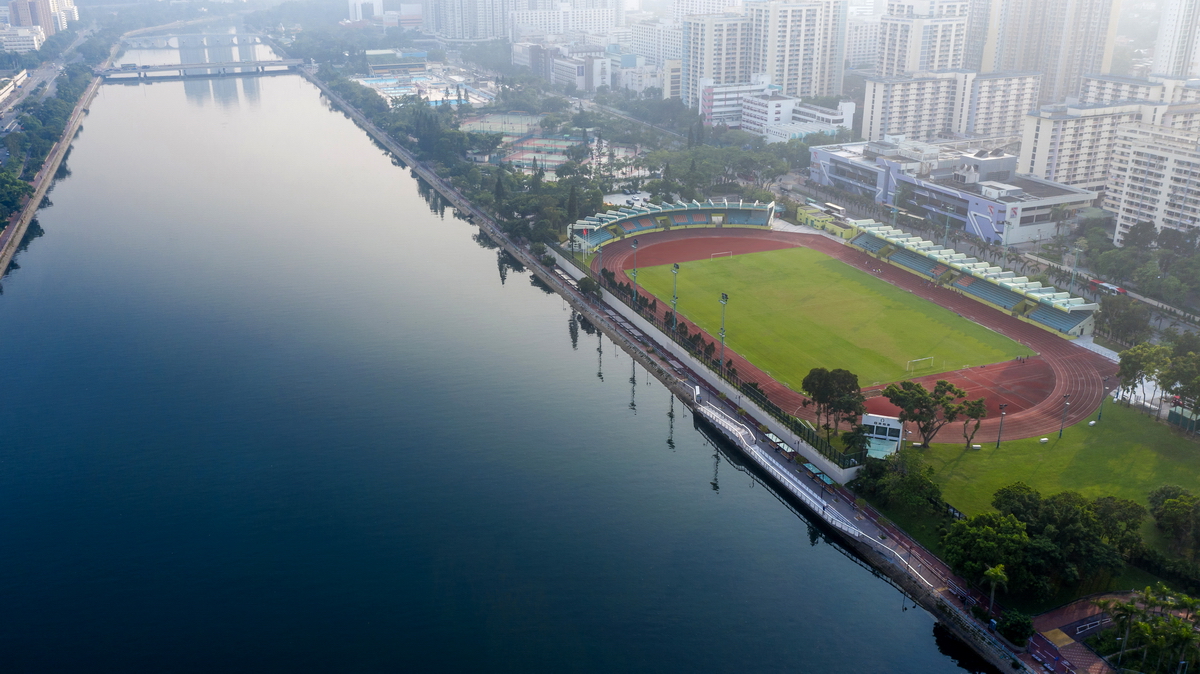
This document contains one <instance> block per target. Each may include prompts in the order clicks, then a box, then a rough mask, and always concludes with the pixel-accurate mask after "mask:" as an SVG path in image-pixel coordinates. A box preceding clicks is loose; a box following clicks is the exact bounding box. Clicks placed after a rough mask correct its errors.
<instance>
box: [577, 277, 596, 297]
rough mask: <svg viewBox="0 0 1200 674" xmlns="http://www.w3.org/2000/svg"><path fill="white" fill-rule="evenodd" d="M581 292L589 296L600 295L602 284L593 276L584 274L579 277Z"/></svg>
mask: <svg viewBox="0 0 1200 674" xmlns="http://www.w3.org/2000/svg"><path fill="white" fill-rule="evenodd" d="M579 292H581V293H583V294H584V295H585V296H588V297H599V296H600V284H599V283H596V281H595V279H593V278H592V277H591V276H584V277H583V278H581V279H579Z"/></svg>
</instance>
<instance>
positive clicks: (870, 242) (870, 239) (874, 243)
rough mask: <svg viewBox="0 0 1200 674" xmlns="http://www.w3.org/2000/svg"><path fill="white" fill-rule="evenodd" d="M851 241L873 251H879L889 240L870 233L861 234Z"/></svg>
mask: <svg viewBox="0 0 1200 674" xmlns="http://www.w3.org/2000/svg"><path fill="white" fill-rule="evenodd" d="M850 243H852V244H854V245H856V246H858V247H859V248H862V249H863V250H866V251H868V252H871V253H878V252H879V250H880V249H881V248H883V247H884V246H886V245H887V241H884V240H883V239H881V238H879V237H877V236H872V235H870V234H859V235H858V236H856V237H854V240H853V241H851V242H850Z"/></svg>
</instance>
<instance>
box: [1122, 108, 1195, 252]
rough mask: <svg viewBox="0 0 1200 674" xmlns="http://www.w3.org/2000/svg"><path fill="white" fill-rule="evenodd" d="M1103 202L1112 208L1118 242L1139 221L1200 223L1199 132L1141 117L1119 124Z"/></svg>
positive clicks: (1177, 225) (1158, 225)
mask: <svg viewBox="0 0 1200 674" xmlns="http://www.w3.org/2000/svg"><path fill="white" fill-rule="evenodd" d="M1104 208H1105V210H1108V211H1111V212H1113V213H1114V214H1116V218H1117V231H1116V235H1115V236H1114V237H1113V240H1114V241H1115V242H1116V243H1117V244H1118V245H1120V243H1121V240H1122V238H1123V237H1124V235H1125V234H1126V233H1128V232H1129V229H1130V228H1131V227H1133V226H1134V225H1136V224H1138V223H1139V222H1151V223H1153V224H1154V227H1155V229H1156V230H1159V231H1161V230H1162V229H1164V228H1166V229H1177V230H1180V231H1188V230H1191V229H1194V228H1195V227H1196V226H1197V225H1198V224H1200V134H1198V133H1196V132H1186V131H1179V130H1176V129H1170V128H1166V127H1163V126H1158V125H1153V124H1145V123H1140V122H1139V123H1135V124H1125V125H1123V126H1122V127H1121V129H1120V131H1119V132H1118V134H1117V142H1116V147H1115V149H1114V150H1113V158H1112V166H1111V169H1110V171H1109V180H1108V189H1107V190H1105V193H1104Z"/></svg>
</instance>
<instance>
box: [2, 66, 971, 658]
mask: <svg viewBox="0 0 1200 674" xmlns="http://www.w3.org/2000/svg"><path fill="white" fill-rule="evenodd" d="M68 167H69V175H67V176H66V177H64V178H63V179H62V180H60V182H59V183H58V184H57V185H56V186H55V188H54V190H53V192H51V194H50V198H51V200H52V202H53V205H52V206H50V207H48V208H45V209H44V210H43V211H42V212H41V213H40V215H39V222H40V225H41V229H42V231H43V234H42V235H41V236H40V237H39V238H36V239H33V240H32V241H30V242H29V246H28V248H27V250H25V251H24V252H22V253H20V254H19V255H18V257H17V260H16V261H17V263H18V264H19V267H20V268H19V269H16V270H14V271H13V272H12V273H11V274H9V275H8V277H6V278H5V279H4V281H3V296H0V345H2V347H0V373H3V375H2V378H0V381H2V385H0V431H2V436H0V596H2V597H3V600H4V601H3V603H4V611H3V614H2V616H0V669H3V671H6V672H46V671H90V672H100V671H122V672H130V671H172V672H212V671H227V672H232V671H250V672H263V671H288V672H291V671H355V672H397V671H440V670H451V671H485V670H488V671H508V670H514V671H516V670H521V671H531V670H532V671H539V670H540V671H550V670H554V671H557V670H571V671H576V670H577V671H585V672H605V671H743V670H744V671H797V672H914V673H915V672H921V673H930V672H933V673H936V672H953V671H960V665H959V664H958V660H957V659H958V658H962V657H967V658H968V659H971V657H972V656H971V654H969V653H964V651H963V647H962V645H961V644H960V643H958V642H956V641H954V640H953V639H951V638H947V637H945V636H944V635H942V634H941V633H940V632H939V631H938V629H937V628H935V623H934V621H933V620H932V618H931V617H930V616H929V615H928V614H927V613H925V612H924V611H922V610H920V609H913V608H911V607H907V608H906V601H905V600H904V599H903V597H902V596H901V595H900V593H899V592H897V591H896V590H895V589H893V588H892V587H891V586H889V585H888V584H887V583H885V582H884V581H883V580H881V579H879V578H877V577H875V576H874V575H873V574H872V573H871V572H870V571H869V570H868V569H865V568H863V567H862V566H860V565H859V564H858V563H857V562H855V561H854V560H853V559H851V558H849V557H848V556H846V555H845V554H844V553H843V552H842V551H841V550H840V549H839V548H837V547H836V546H834V545H832V544H830V543H829V542H828V541H826V540H825V539H824V538H823V536H822V535H821V534H820V533H819V532H818V531H817V530H815V529H813V528H811V526H810V525H809V524H808V522H807V521H806V520H805V519H804V517H802V516H800V515H798V514H797V513H795V512H793V510H792V509H790V507H789V506H788V505H787V504H785V503H784V502H781V501H780V500H778V499H777V498H776V497H775V496H774V495H773V494H772V492H771V491H769V490H768V489H767V488H765V487H764V486H763V485H762V484H757V483H756V482H755V480H754V479H753V478H752V477H751V476H750V475H749V474H747V473H745V472H742V471H740V470H739V467H738V465H737V464H736V463H735V462H731V460H730V458H727V457H725V456H724V455H723V454H722V453H721V452H720V451H719V450H717V449H716V448H715V447H714V446H713V445H712V444H710V443H709V442H708V441H707V440H706V439H705V437H704V436H703V435H702V434H701V433H699V432H698V431H697V430H695V428H693V426H692V420H691V417H690V415H689V414H688V412H687V411H686V409H685V408H684V406H683V405H682V404H681V403H679V401H677V400H672V398H671V396H670V394H669V393H668V392H667V391H666V389H665V388H664V387H663V386H662V385H661V384H659V383H658V382H657V381H655V380H654V379H652V378H648V377H647V375H646V373H645V372H644V371H642V370H641V369H639V368H637V367H635V366H634V365H633V362H632V361H631V359H630V358H629V357H628V356H627V355H626V354H624V353H623V352H621V351H619V350H617V349H616V348H615V346H614V345H613V344H612V343H611V342H609V341H608V340H607V339H605V338H602V337H600V336H599V335H597V334H595V333H592V332H590V331H589V329H588V328H589V326H586V325H582V326H581V325H579V324H577V323H574V322H573V321H572V316H571V312H570V311H569V309H568V308H567V307H566V306H565V304H564V302H563V301H562V300H561V299H560V298H559V297H558V296H556V295H553V294H549V293H548V292H546V291H545V290H544V289H542V288H539V287H537V286H536V285H535V284H534V283H532V282H531V279H530V275H529V274H528V273H527V272H524V271H523V270H520V269H515V268H512V265H511V264H509V262H508V261H506V259H505V256H504V255H502V254H500V253H499V252H498V251H497V250H496V249H495V248H493V247H489V246H488V245H487V244H488V242H487V241H486V240H484V241H480V240H479V238H478V235H477V230H476V229H475V228H474V227H473V226H471V225H469V224H468V223H466V222H464V221H462V220H459V219H456V218H455V217H453V213H452V212H450V211H448V210H444V209H443V208H442V207H440V206H439V205H438V204H437V200H436V199H433V200H432V204H431V201H430V196H429V193H428V190H422V189H421V188H420V185H419V184H418V182H417V181H416V180H414V179H413V178H412V176H411V175H410V173H409V171H408V170H407V169H405V168H402V167H399V166H396V165H395V164H394V163H393V162H392V160H391V159H390V158H389V157H388V156H386V155H385V154H384V153H383V152H381V151H380V149H379V148H378V147H377V146H375V145H374V144H373V143H372V142H371V141H370V140H369V138H368V137H367V136H366V135H365V134H364V133H363V132H362V131H361V130H360V129H358V128H357V127H355V126H354V124H352V123H351V122H350V121H349V120H348V119H346V118H345V117H344V116H343V115H342V114H341V113H339V112H337V111H334V110H332V109H330V108H329V106H328V105H327V104H326V102H325V101H323V100H322V99H321V97H320V95H319V92H318V91H317V90H316V89H315V88H314V87H313V86H312V85H311V84H309V83H307V82H306V81H304V80H303V79H302V78H300V77H299V76H296V75H280V76H271V77H261V78H253V79H240V80H239V79H226V80H212V81H208V80H198V81H193V82H178V81H176V82H158V83H154V84H151V85H144V84H143V85H127V84H124V85H123V84H109V85H105V86H104V87H103V88H102V89H101V91H100V93H99V94H98V96H97V97H96V99H95V101H94V102H93V103H92V105H91V109H90V114H89V116H88V117H87V118H86V120H85V121H84V124H83V130H82V132H81V134H80V135H79V136H78V138H77V139H76V141H75V144H74V149H73V151H72V154H71V155H70V157H69V160H68ZM733 458H734V460H736V457H733ZM908 604H911V603H908ZM968 668H969V669H974V666H973V665H968Z"/></svg>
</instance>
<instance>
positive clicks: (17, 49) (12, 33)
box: [0, 26, 46, 54]
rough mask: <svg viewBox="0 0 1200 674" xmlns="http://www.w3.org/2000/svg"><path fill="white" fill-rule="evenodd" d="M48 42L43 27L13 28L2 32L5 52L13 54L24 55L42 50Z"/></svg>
mask: <svg viewBox="0 0 1200 674" xmlns="http://www.w3.org/2000/svg"><path fill="white" fill-rule="evenodd" d="M45 41H46V34H45V33H43V32H42V27H41V26H22V27H20V28H14V27H12V26H8V27H6V28H5V29H4V30H0V44H3V45H4V51H5V52H9V53H13V54H24V53H25V52H29V51H37V50H39V49H41V48H42V43H43V42H45Z"/></svg>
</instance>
